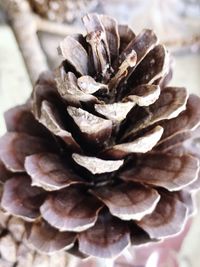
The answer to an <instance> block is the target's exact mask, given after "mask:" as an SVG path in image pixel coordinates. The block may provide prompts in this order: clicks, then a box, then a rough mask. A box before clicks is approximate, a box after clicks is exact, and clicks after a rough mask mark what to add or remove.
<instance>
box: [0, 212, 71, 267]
mask: <svg viewBox="0 0 200 267" xmlns="http://www.w3.org/2000/svg"><path fill="white" fill-rule="evenodd" d="M24 233H25V222H24V221H23V220H22V219H20V218H17V217H12V216H8V215H7V214H5V213H3V212H2V211H0V266H1V267H23V266H26V267H39V266H45V267H51V266H54V267H65V266H66V264H67V261H68V257H67V254H66V253H64V252H60V253H58V255H56V256H55V255H53V256H48V255H42V254H39V253H37V252H36V251H34V250H32V249H30V248H29V246H28V244H27V243H26V241H25V240H24V239H23V235H24Z"/></svg>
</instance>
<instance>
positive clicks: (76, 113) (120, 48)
mask: <svg viewBox="0 0 200 267" xmlns="http://www.w3.org/2000/svg"><path fill="white" fill-rule="evenodd" d="M83 23H84V26H85V27H86V32H87V34H86V36H83V35H81V34H78V35H71V36H67V37H66V38H65V39H64V40H63V41H62V42H61V44H60V46H59V49H58V51H59V53H60V55H61V56H62V57H63V62H62V64H61V65H60V66H59V67H58V68H57V69H56V70H55V71H54V72H46V73H43V74H41V76H40V77H39V79H38V81H37V83H36V85H35V87H34V89H33V93H32V95H31V98H30V99H29V101H28V102H27V103H26V104H24V105H22V106H18V107H15V108H12V109H11V110H9V111H7V112H6V113H5V120H6V125H7V130H8V131H7V133H6V134H5V135H4V136H3V137H2V138H1V139H0V159H1V161H0V172H1V173H0V176H1V181H2V182H3V183H5V184H4V189H3V195H2V201H1V204H2V207H3V209H5V210H6V211H7V212H9V213H11V214H13V215H15V216H18V217H21V218H23V219H24V220H26V221H28V224H29V226H28V227H27V237H28V240H29V242H30V243H32V244H33V246H34V247H35V248H37V250H38V251H41V252H45V253H53V252H56V251H58V250H68V252H69V253H72V254H74V255H79V256H81V257H82V256H83V257H87V255H88V256H89V255H93V256H96V257H103V258H109V257H115V256H117V255H118V254H120V253H121V252H122V251H123V250H124V249H125V248H126V247H127V246H128V245H130V244H133V245H137V244H142V243H146V242H150V241H155V240H160V239H162V238H165V237H167V236H170V235H173V234H176V233H177V232H179V231H180V230H181V229H182V227H183V225H184V223H185V221H186V219H187V217H188V216H189V215H190V214H191V213H192V192H193V190H194V189H196V188H197V186H199V184H200V182H199V181H200V175H199V160H198V158H200V156H199V153H197V151H196V150H195V149H194V148H193V147H192V146H191V145H190V146H188V147H187V146H186V145H185V144H186V142H190V143H192V140H193V137H195V136H196V135H197V130H196V129H198V126H199V125H200V115H199V114H200V99H199V98H198V97H197V96H194V95H192V96H188V93H187V90H186V89H185V88H182V87H167V86H166V82H167V80H168V78H169V74H170V72H171V66H170V60H169V55H168V52H167V50H166V49H165V47H164V46H163V45H161V44H159V41H158V38H157V37H156V35H155V33H154V32H153V31H151V30H144V31H142V32H141V33H140V34H139V35H135V34H134V33H133V32H132V30H131V29H130V28H129V27H128V26H121V25H118V23H117V22H116V21H115V20H114V19H113V18H110V17H108V16H105V15H97V14H89V15H87V16H85V17H84V18H83ZM189 148H190V149H189ZM192 148H193V149H192Z"/></svg>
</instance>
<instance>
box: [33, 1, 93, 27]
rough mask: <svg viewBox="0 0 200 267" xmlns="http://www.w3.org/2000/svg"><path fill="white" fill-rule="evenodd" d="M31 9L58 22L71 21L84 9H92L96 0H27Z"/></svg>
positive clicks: (83, 11) (84, 10)
mask: <svg viewBox="0 0 200 267" xmlns="http://www.w3.org/2000/svg"><path fill="white" fill-rule="evenodd" d="M29 2H30V4H31V6H32V8H33V10H34V11H35V12H36V13H38V14H39V15H40V16H42V17H45V18H47V19H49V20H53V21H58V22H68V23H70V22H73V21H74V20H75V19H76V18H77V17H80V15H81V13H85V12H86V10H87V11H88V12H89V11H92V10H93V9H95V7H96V6H97V3H98V1H97V0H42V1H41V0H29Z"/></svg>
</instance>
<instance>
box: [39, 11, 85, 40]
mask: <svg viewBox="0 0 200 267" xmlns="http://www.w3.org/2000/svg"><path fill="white" fill-rule="evenodd" d="M34 16H35V20H36V23H37V30H38V31H44V32H48V33H52V34H58V35H62V36H66V35H67V34H74V33H79V32H81V28H80V27H78V26H72V25H70V26H68V25H67V24H61V23H56V22H52V21H49V20H46V19H43V18H41V17H39V16H38V15H34Z"/></svg>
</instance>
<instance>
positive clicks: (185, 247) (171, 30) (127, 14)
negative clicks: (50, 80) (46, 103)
mask: <svg viewBox="0 0 200 267" xmlns="http://www.w3.org/2000/svg"><path fill="white" fill-rule="evenodd" d="M87 12H98V13H105V14H109V15H112V16H113V17H115V18H117V20H118V21H119V22H120V23H122V24H127V23H128V24H129V25H130V26H131V27H132V29H133V31H134V32H136V33H138V32H139V31H140V30H141V29H143V28H152V29H154V31H155V32H156V33H157V35H158V37H159V38H160V40H161V41H162V42H163V43H164V44H165V45H166V47H167V48H168V50H169V51H170V52H171V54H172V55H173V59H174V60H173V66H174V73H173V79H172V81H171V84H174V85H177V86H185V87H187V89H188V91H189V92H190V93H196V94H198V95H200V0H121V1H120V0H0V134H3V133H4V131H5V126H4V122H3V112H4V111H5V110H6V109H8V108H9V107H11V106H14V105H16V104H20V103H23V102H24V101H25V100H26V99H27V98H28V96H29V94H30V92H31V90H32V86H33V84H34V82H35V80H36V79H37V77H38V74H39V73H40V72H41V71H43V70H45V69H48V68H51V69H53V68H54V67H55V66H57V65H58V64H60V62H61V58H59V57H58V55H57V47H58V44H59V42H60V41H61V40H62V39H63V37H64V36H65V35H67V34H69V33H77V32H80V31H81V32H83V31H84V29H83V28H82V26H81V17H82V15H84V14H85V13H87ZM199 195H200V194H199ZM196 201H197V207H198V206H199V207H200V196H198V195H197V196H196ZM199 225H200V212H198V213H197V214H196V215H195V217H194V218H192V219H191V220H190V222H189V223H188V224H187V226H186V228H185V230H184V232H183V233H181V234H180V235H179V236H177V237H173V238H171V239H169V240H167V241H165V242H164V243H162V244H157V245H150V246H148V247H144V248H138V249H137V250H134V251H131V252H130V254H129V255H125V256H123V257H121V258H120V259H119V260H118V261H117V262H116V265H115V266H116V267H120V266H124V267H128V266H129V267H139V266H144V262H145V267H199V266H200V253H199V247H200V227H199ZM74 266H75V265H74ZM77 266H80V267H90V266H91V267H97V263H95V262H93V261H92V260H90V261H89V262H84V263H83V264H82V265H80V264H79V265H77ZM108 266H109V263H108ZM0 267H1V266H0ZM109 267H111V266H109Z"/></svg>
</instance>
